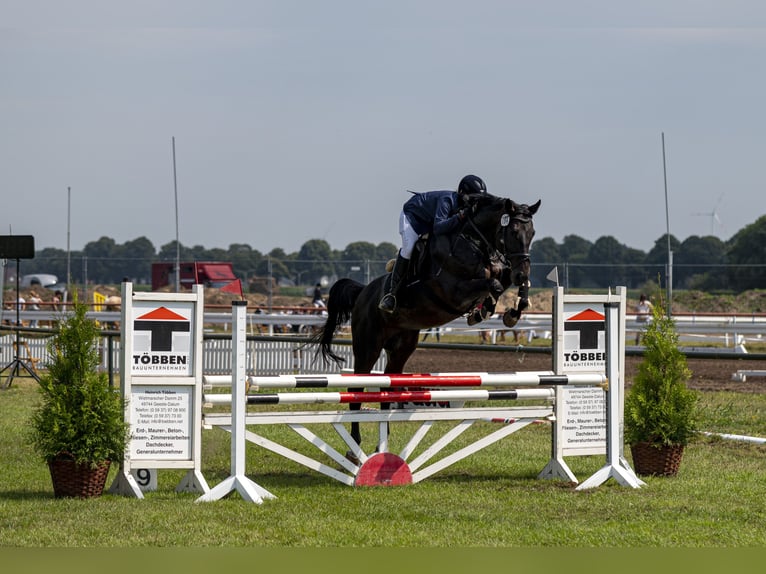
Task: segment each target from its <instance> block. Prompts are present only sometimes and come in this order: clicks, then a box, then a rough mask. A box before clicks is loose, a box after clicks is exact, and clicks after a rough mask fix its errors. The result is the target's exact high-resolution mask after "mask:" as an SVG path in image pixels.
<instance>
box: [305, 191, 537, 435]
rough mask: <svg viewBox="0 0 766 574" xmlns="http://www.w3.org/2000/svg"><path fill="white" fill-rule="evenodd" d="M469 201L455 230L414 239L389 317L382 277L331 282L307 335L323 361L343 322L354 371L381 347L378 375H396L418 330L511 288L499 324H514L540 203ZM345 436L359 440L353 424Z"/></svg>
mask: <svg viewBox="0 0 766 574" xmlns="http://www.w3.org/2000/svg"><path fill="white" fill-rule="evenodd" d="M469 201H470V202H471V204H472V205H473V208H472V214H471V215H470V216H469V217H467V218H466V220H465V221H464V222H463V224H462V225H461V227H459V228H458V229H457V230H456V231H454V232H452V233H450V234H445V235H432V236H431V237H430V238H427V239H425V238H424V239H421V240H420V241H419V243H418V246H417V247H416V251H415V252H413V256H412V259H411V262H410V265H409V269H408V272H407V276H406V277H405V279H404V284H403V285H402V288H401V289H400V290H399V293H398V295H397V307H396V310H395V311H394V313H393V314H387V313H385V312H383V311H381V310H380V309H378V302H379V301H380V298H381V297H382V296H383V294H384V292H385V282H386V281H388V280H389V275H383V276H380V277H378V278H376V279H374V280H373V281H371V282H370V283H369V284H367V285H363V284H361V283H358V282H357V281H354V280H352V279H340V280H338V281H337V282H336V283H335V284H334V285H333V286H332V288H331V289H330V292H329V296H328V300H327V314H328V317H327V321H326V323H325V325H324V327H323V328H322V330H321V331H320V332H319V333H318V334H317V335H316V336H315V337H314V338H313V343H315V344H317V345H318V349H317V354H318V353H320V352H321V354H322V357H323V359H324V360H325V362H328V363H329V362H331V361H332V362H334V363H336V364H337V365H340V364H341V363H342V362H343V359H342V358H341V357H339V356H338V355H336V354H335V353H334V352H333V351H332V347H331V345H332V340H333V336H334V334H335V332H336V331H337V330H338V329H339V328H340V327H341V326H342V325H343V324H344V323H346V322H347V321H348V320H349V319H350V320H351V339H352V347H353V353H354V373H357V374H362V373H369V372H370V371H371V370H372V367H373V366H374V365H375V362H376V361H377V360H378V358H379V357H380V353H381V351H382V350H384V349H385V351H386V367H385V372H386V373H402V372H403V371H404V366H405V364H406V362H407V360H408V359H409V358H410V356H411V355H412V353H413V352H414V351H415V348H416V347H417V344H418V335H419V333H420V330H421V329H428V328H431V327H438V326H441V325H444V324H446V323H449V322H450V321H452V320H454V319H456V318H458V317H460V316H461V315H465V314H466V313H469V312H471V311H473V310H474V309H475V308H476V307H477V306H478V305H480V304H483V306H484V307H486V306H487V305H491V307H494V303H495V302H497V300H498V299H499V298H500V295H501V294H502V293H503V292H504V291H505V290H506V289H508V288H509V287H510V286H511V285H516V286H518V287H519V298H520V302H519V304H518V305H517V308H516V309H512V310H509V311H507V312H506V314H505V316H504V317H503V322H504V324H505V325H507V326H508V327H512V326H513V325H515V324H516V322H517V321H518V319H519V317H520V316H521V311H523V310H524V309H525V308H526V307H527V305H528V300H527V295H528V282H529V271H530V265H529V245H530V243H531V242H532V238H533V237H534V234H535V231H534V224H533V221H532V217H533V216H534V214H535V213H537V210H538V209H539V207H540V203H541V202H540V201H538V202H537V203H535V204H533V205H526V204H518V203H516V202H514V201H512V200H510V199H506V198H502V197H496V196H493V195H490V194H477V195H475V196H471V198H470V199H469ZM359 406H360V405H351V409H352V410H354V409H358V408H359ZM352 436H353V438H354V440H356V441H357V442H360V439H361V437H360V435H359V431H358V424H356V423H354V424H353V425H352Z"/></svg>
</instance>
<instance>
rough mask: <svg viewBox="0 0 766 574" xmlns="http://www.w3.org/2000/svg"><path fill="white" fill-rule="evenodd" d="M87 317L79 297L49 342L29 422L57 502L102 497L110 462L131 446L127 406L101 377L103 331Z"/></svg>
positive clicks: (103, 374)
mask: <svg viewBox="0 0 766 574" xmlns="http://www.w3.org/2000/svg"><path fill="white" fill-rule="evenodd" d="M86 312H87V306H86V305H85V304H82V303H79V302H78V301H77V298H76V297H75V301H74V308H73V310H72V312H71V313H69V314H67V315H65V316H64V317H63V320H62V321H61V322H60V324H59V330H58V332H57V333H56V334H55V335H54V336H53V337H52V338H51V341H50V343H49V351H50V356H51V362H50V364H49V365H48V366H47V367H48V369H47V371H46V372H44V373H43V374H42V376H41V377H40V395H41V402H40V404H39V405H38V406H37V408H36V409H35V411H34V412H33V414H32V420H31V427H32V428H31V436H32V442H33V444H34V447H35V450H36V451H37V452H38V453H39V454H40V455H41V456H42V458H43V459H44V460H45V461H46V462H47V463H48V467H49V469H50V473H51V479H52V481H53V490H54V495H55V496H56V497H63V496H74V497H80V498H87V497H91V496H99V495H101V494H102V492H103V490H104V484H105V482H106V478H107V474H108V472H109V468H110V465H111V461H113V460H115V461H116V460H122V457H123V453H124V451H125V448H126V446H127V441H128V433H129V430H128V429H129V427H128V425H127V424H126V423H125V420H124V401H123V399H122V397H121V396H120V394H119V393H118V392H115V391H114V390H113V389H112V388H111V387H110V385H109V378H108V375H107V373H104V372H99V369H98V367H99V363H100V361H99V351H98V341H99V337H100V331H99V328H98V326H97V324H96V323H95V321H93V320H91V319H89V318H87V317H86Z"/></svg>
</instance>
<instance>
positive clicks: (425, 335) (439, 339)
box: [420, 327, 442, 342]
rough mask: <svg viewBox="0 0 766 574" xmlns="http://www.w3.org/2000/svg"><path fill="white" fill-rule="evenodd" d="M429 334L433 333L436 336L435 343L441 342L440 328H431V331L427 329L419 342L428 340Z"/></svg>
mask: <svg viewBox="0 0 766 574" xmlns="http://www.w3.org/2000/svg"><path fill="white" fill-rule="evenodd" d="M431 333H433V334H434V335H436V341H437V342H439V341H441V340H442V330H441V327H433V328H431V329H428V331H426V332H425V333H424V334H423V338H422V339H421V340H420V341H421V342H423V341H425V340H426V339H428V335H430V334H431Z"/></svg>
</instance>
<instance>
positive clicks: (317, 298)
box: [311, 283, 325, 307]
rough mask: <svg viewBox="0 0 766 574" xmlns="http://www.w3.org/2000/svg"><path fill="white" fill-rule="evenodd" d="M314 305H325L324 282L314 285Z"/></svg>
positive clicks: (312, 300)
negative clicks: (323, 297) (323, 296)
mask: <svg viewBox="0 0 766 574" xmlns="http://www.w3.org/2000/svg"><path fill="white" fill-rule="evenodd" d="M311 302H312V303H313V304H314V307H324V306H325V304H324V299H322V284H321V283H317V284H316V285H315V286H314V297H313V298H312V299H311Z"/></svg>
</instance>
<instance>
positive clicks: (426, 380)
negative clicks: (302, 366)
mask: <svg viewBox="0 0 766 574" xmlns="http://www.w3.org/2000/svg"><path fill="white" fill-rule="evenodd" d="M607 382H608V379H607V377H606V375H605V374H601V373H569V374H566V375H551V374H539V373H523V372H522V373H475V374H454V375H453V374H449V373H444V374H439V375H432V374H425V373H421V374H401V375H399V374H388V375H342V374H327V375H272V376H259V377H248V383H250V388H251V389H277V388H282V389H320V388H338V387H376V388H388V387H391V388H402V387H407V388H411V387H488V386H493V387H507V386H527V387H532V386H560V385H576V386H597V385H602V386H603V385H606V384H607Z"/></svg>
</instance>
